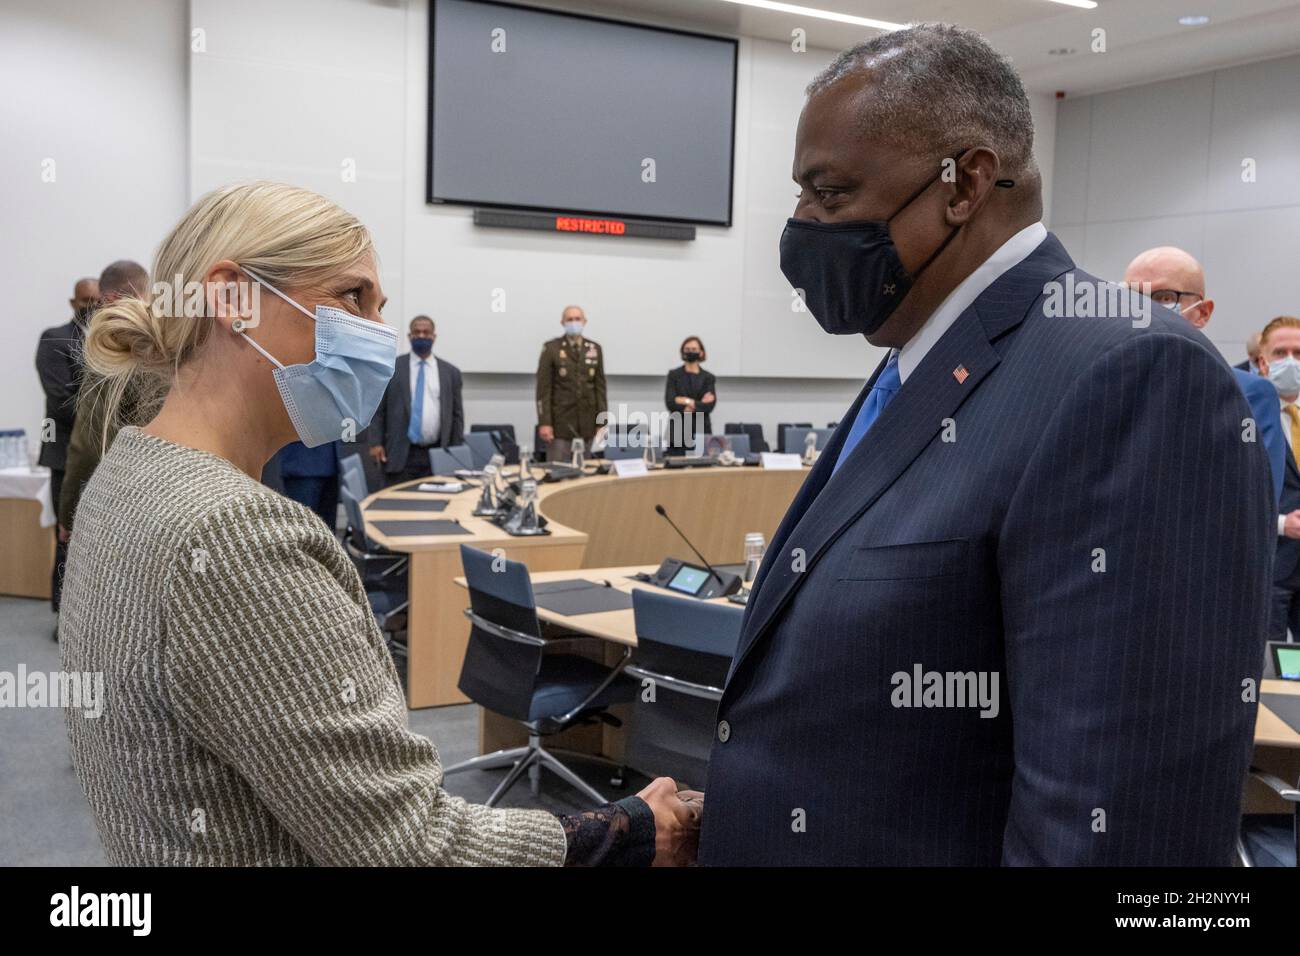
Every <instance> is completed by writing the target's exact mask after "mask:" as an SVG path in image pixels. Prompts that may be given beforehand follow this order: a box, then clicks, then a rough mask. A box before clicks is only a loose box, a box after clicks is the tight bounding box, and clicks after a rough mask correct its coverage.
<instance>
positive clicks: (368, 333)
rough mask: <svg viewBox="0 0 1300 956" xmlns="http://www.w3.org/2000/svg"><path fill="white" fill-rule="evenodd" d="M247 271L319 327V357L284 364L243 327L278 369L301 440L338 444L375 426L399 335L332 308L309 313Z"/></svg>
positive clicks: (283, 397) (279, 382) (282, 393)
mask: <svg viewBox="0 0 1300 956" xmlns="http://www.w3.org/2000/svg"><path fill="white" fill-rule="evenodd" d="M244 271H245V272H247V273H248V274H249V275H251V276H252V277H253V278H254V279H256V280H257V281H258V282H260V283H261V284H262V285H264V286H266V287H267V288H268V289H270V290H271V291H272V292H274V293H275V294H276V295H278V296H279V297H280V298H282V299H284V301H285V302H288V303H289V304H290V305H291V306H293V307H294V308H295V309H297V310H298V311H299V312H301V313H303V315H306V316H307V317H308V318H310V319H312V320H314V321H315V323H316V358H315V359H314V360H313V361H312V362H311V363H310V364H307V365H288V366H286V365H283V364H281V363H280V361H279V360H278V359H277V358H276V357H275V356H274V355H272V354H271V353H270V352H268V351H266V349H264V348H262V346H260V345H258V344H257V343H256V342H254V341H253V340H252V339H251V338H250V337H249V335H248V333H247V332H245V331H244V330H243V328H242V327H241V328H239V329H238V331H239V334H240V335H242V336H243V337H244V338H245V339H246V340H247V341H248V344H249V345H251V346H253V348H255V349H257V350H258V351H259V352H261V353H262V355H263V356H265V357H266V359H267V360H268V361H269V362H271V364H272V365H274V366H275V371H274V373H273V374H274V376H275V384H276V386H277V387H278V388H279V389H280V399H281V400H282V401H283V402H284V407H285V409H286V410H287V411H288V412H289V420H290V421H291V422H293V427H294V430H295V431H297V432H298V438H299V439H301V441H302V443H303V444H304V445H306V446H307V447H308V448H315V447H317V446H318V445H324V444H326V443H327V442H332V441H337V440H338V439H340V438H342V437H343V436H344V435H345V434H346V433H348V432H349V431H350V432H351V434H352V435H354V436H355V435H356V433H358V432H360V431H361V429H363V428H365V427H366V426H367V425H369V424H370V419H371V418H372V417H374V414H375V409H377V408H378V407H379V403H380V401H382V400H383V397H384V389H385V388H387V387H388V380H389V379H391V378H392V377H393V366H394V363H395V362H396V360H397V332H396V331H394V330H393V329H390V328H389V327H388V326H386V325H384V324H383V323H381V322H371V321H369V320H368V319H363V318H361V317H360V316H357V315H352V314H350V313H348V312H344V311H343V310H342V309H335V308H332V307H330V306H327V305H318V306H316V314H315V315H313V314H312V313H310V312H308V311H307V310H306V309H304V308H303V307H302V306H301V305H299V304H298V303H297V302H295V301H294V300H293V299H291V298H289V297H288V296H287V295H285V294H284V293H283V292H281V291H280V290H279V289H277V288H276V287H275V286H273V285H271V283H269V282H267V281H266V280H265V279H263V278H262V277H261V276H259V275H258V274H257V273H255V272H253V271H252V270H251V269H248V268H245V269H244Z"/></svg>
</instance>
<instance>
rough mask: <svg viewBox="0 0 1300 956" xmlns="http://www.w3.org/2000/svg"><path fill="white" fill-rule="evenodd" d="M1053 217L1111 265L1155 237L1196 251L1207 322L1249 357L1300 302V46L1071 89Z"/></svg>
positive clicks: (1094, 260) (1113, 270)
mask: <svg viewBox="0 0 1300 956" xmlns="http://www.w3.org/2000/svg"><path fill="white" fill-rule="evenodd" d="M1248 158H1249V159H1253V160H1254V161H1255V168H1256V172H1257V177H1256V181H1255V182H1253V183H1247V182H1243V181H1242V161H1243V160H1244V159H1248ZM1053 221H1054V229H1055V231H1056V233H1057V235H1059V236H1060V237H1061V240H1062V242H1064V243H1065V246H1066V248H1067V249H1069V250H1070V252H1071V253H1072V255H1073V256H1074V259H1075V261H1076V262H1078V263H1079V264H1080V265H1081V266H1083V267H1084V268H1086V269H1088V270H1089V271H1091V272H1093V273H1096V274H1097V275H1099V276H1102V277H1104V278H1108V279H1119V278H1121V277H1122V276H1123V273H1124V268H1125V266H1126V265H1127V264H1128V262H1129V261H1130V260H1131V259H1132V258H1133V256H1134V255H1136V254H1137V253H1139V252H1141V251H1142V250H1143V249H1146V248H1149V247H1151V246H1156V245H1174V246H1181V247H1182V248H1184V249H1186V250H1187V251H1189V252H1190V253H1192V255H1194V256H1196V257H1197V258H1198V259H1200V260H1201V263H1202V264H1203V265H1204V267H1205V274H1206V284H1207V287H1206V292H1207V294H1208V295H1209V296H1211V297H1212V298H1214V299H1215V301H1216V307H1215V312H1214V316H1213V317H1212V319H1211V320H1210V323H1209V325H1208V326H1206V329H1205V331H1206V334H1207V335H1208V336H1209V337H1210V339H1211V340H1212V341H1213V342H1214V343H1215V344H1216V345H1217V346H1218V347H1219V349H1220V351H1222V352H1223V354H1224V356H1225V357H1226V358H1228V359H1229V360H1230V361H1233V362H1236V361H1239V360H1240V359H1242V358H1245V344H1244V343H1245V340H1246V336H1247V335H1248V334H1249V333H1250V332H1252V331H1258V330H1259V329H1260V328H1262V327H1263V326H1264V324H1265V323H1266V322H1268V320H1269V319H1271V318H1273V317H1274V316H1277V315H1282V314H1289V315H1296V314H1298V313H1300V269H1298V268H1297V267H1296V256H1297V249H1298V248H1300V57H1288V58H1285V59H1277V60H1268V61H1265V62H1262V63H1254V64H1250V65H1247V66H1238V67H1232V68H1230V69H1225V70H1217V71H1214V72H1210V73H1201V74H1198V75H1196V76H1188V77H1183V78H1181V79H1176V80H1170V81H1167V82H1163V83H1152V84H1148V85H1144V86H1137V87H1131V88H1129V89H1124V90H1119V91H1116V92H1113V93H1102V94H1098V95H1096V96H1091V97H1086V98H1082V99H1077V100H1066V101H1064V102H1063V103H1062V104H1061V106H1060V109H1059V111H1058V114H1057V137H1056V174H1055V189H1054V211H1053Z"/></svg>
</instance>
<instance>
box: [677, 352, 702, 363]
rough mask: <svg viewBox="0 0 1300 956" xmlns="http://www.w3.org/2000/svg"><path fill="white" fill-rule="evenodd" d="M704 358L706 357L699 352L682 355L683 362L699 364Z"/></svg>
mask: <svg viewBox="0 0 1300 956" xmlns="http://www.w3.org/2000/svg"><path fill="white" fill-rule="evenodd" d="M703 357H704V356H702V355H701V354H700V353H699V352H683V353H682V361H683V362H698V361H699V360H700V359H702V358H703Z"/></svg>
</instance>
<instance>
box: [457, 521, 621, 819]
mask: <svg viewBox="0 0 1300 956" xmlns="http://www.w3.org/2000/svg"><path fill="white" fill-rule="evenodd" d="M460 557H461V562H462V563H463V565H464V567H465V579H466V583H468V585H469V597H470V607H469V608H468V609H467V610H466V611H465V616H466V617H468V618H469V620H470V633H469V646H468V647H467V648H466V649H465V662H464V664H463V665H462V667H461V672H460V682H459V685H458V686H459V687H460V690H461V693H463V694H465V695H466V696H467V697H469V699H470V700H472V701H474V702H475V703H476V704H479V705H480V706H483V707H486V708H487V709H488V710H491V711H493V712H495V713H498V714H501V715H503V716H505V717H510V718H513V719H514V720H517V721H519V723H521V724H523V725H524V727H526V728H527V730H528V743H527V745H525V746H523V747H512V748H510V749H509V750H498V751H497V752H496V753H491V754H484V755H483V756H481V757H474V758H472V759H470V760H465V761H462V762H461V763H458V764H454V765H452V766H450V767H447V768H445V769H444V770H443V774H444V775H449V774H453V773H460V772H461V771H462V770H489V769H495V768H499V767H510V768H511V770H510V773H508V774H507V775H506V778H505V779H504V780H502V781H501V783H500V784H498V786H497V788H496V790H494V791H493V792H492V796H490V797H488V799H487V805H488V806H489V807H492V806H496V804H497V801H498V800H500V799H501V798H502V797H503V796H504V795H505V793H506V792H507V791H508V790H509V789H510V788H511V787H512V786H514V784H515V782H516V781H517V780H518V779H519V778H520V776H521V775H523V773H524V772H525V771H527V772H528V778H529V782H530V784H531V785H532V791H533V794H534V795H536V794H537V793H538V792H539V790H540V786H541V775H542V769H543V768H545V769H547V770H550V771H551V772H552V773H554V774H555V775H556V776H558V777H559V778H560V779H561V780H563V781H565V782H566V783H568V784H569V785H570V786H572V787H574V788H576V789H577V790H579V791H581V792H582V793H583V794H584V795H585V796H587V797H588V798H589V799H591V800H594V801H596V802H597V803H606V802H607V801H606V799H605V797H604V795H603V794H601V793H600V791H598V790H597V789H596V788H594V787H592V786H591V785H590V784H588V783H587V782H586V781H585V780H583V779H582V778H581V777H579V776H578V775H577V774H576V773H574V772H573V771H572V770H570V769H569V768H568V767H566V766H565V765H564V764H563V763H561V762H560V760H559V759H558V758H557V757H556V756H555V754H558V753H564V754H568V753H569V751H563V750H558V749H551V750H547V749H546V748H544V747H543V746H542V738H543V737H548V736H550V735H552V734H556V733H559V732H560V731H562V730H566V729H568V728H569V727H572V726H574V725H575V724H578V723H588V722H590V721H591V720H594V719H598V720H603V721H606V722H609V723H613V724H615V725H617V724H618V721H617V720H616V719H615V718H614V717H613V716H611V715H610V714H608V713H607V712H606V711H607V709H608V708H609V707H610V706H611V705H613V704H620V703H626V702H628V701H630V700H631V699H632V697H633V695H634V694H635V693H636V685H634V684H633V683H632V682H631V681H629V680H628V679H627V678H626V677H624V676H623V674H622V670H623V664H624V663H625V662H626V661H627V658H628V656H629V655H630V653H631V649H630V648H624V652H623V657H622V660H620V661H619V663H618V665H617V666H615V667H613V668H609V667H606V666H605V665H603V664H600V663H598V662H596V661H593V660H590V659H589V658H586V657H580V656H579V655H577V654H567V653H559V652H558V649H559V648H561V647H564V646H567V645H569V644H572V643H575V642H577V641H583V642H586V643H588V644H590V643H591V642H595V645H596V646H598V647H601V648H602V649H603V648H604V647H605V646H606V645H605V643H604V642H603V641H600V640H599V639H597V638H590V637H577V636H573V637H561V638H559V639H549V640H548V639H546V638H544V637H543V636H542V633H543V632H542V623H541V621H539V620H538V618H537V605H536V603H535V601H534V600H533V585H532V581H531V580H530V579H529V577H528V569H527V568H526V567H525V566H524V565H523V564H521V563H520V562H518V561H508V560H506V559H504V558H499V557H496V556H494V555H492V554H489V553H488V552H486V551H479V550H478V549H476V548H471V547H468V546H466V545H463V544H462V545H461V546H460ZM572 756H575V757H581V758H583V759H589V760H596V761H598V762H600V763H605V764H609V765H611V766H615V767H617V766H619V765H618V764H617V763H615V762H614V761H611V760H606V759H604V758H602V757H599V756H597V755H595V754H573V755H572Z"/></svg>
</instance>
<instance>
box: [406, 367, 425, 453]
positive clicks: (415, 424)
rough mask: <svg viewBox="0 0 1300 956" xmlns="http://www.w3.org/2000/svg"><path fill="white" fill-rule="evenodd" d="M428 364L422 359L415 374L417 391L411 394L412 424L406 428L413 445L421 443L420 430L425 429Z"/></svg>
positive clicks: (407, 435)
mask: <svg viewBox="0 0 1300 956" xmlns="http://www.w3.org/2000/svg"><path fill="white" fill-rule="evenodd" d="M428 364H429V363H428V362H426V361H425V360H424V359H420V371H419V372H418V373H417V374H416V376H415V393H414V394H413V395H412V396H411V424H410V425H409V426H408V427H407V429H406V437H407V439H408V440H409V441H410V442H411V444H412V445H418V444H420V432H421V431H423V430H424V369H425V367H426V366H427V365H428Z"/></svg>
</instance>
